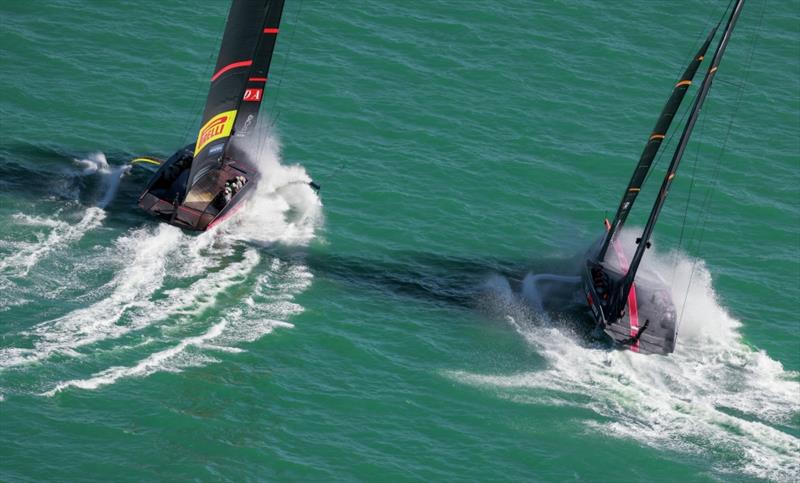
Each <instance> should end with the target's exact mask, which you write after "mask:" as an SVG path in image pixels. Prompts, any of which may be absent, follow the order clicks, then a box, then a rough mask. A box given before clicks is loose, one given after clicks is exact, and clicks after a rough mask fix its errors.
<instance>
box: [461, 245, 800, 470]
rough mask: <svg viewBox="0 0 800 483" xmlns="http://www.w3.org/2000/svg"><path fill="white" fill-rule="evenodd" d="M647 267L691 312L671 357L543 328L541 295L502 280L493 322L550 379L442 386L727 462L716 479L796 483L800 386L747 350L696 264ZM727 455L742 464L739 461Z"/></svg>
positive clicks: (479, 378) (653, 258)
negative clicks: (530, 350)
mask: <svg viewBox="0 0 800 483" xmlns="http://www.w3.org/2000/svg"><path fill="white" fill-rule="evenodd" d="M645 262H646V263H647V264H648V265H649V266H648V267H644V268H645V269H646V270H649V271H650V272H651V275H652V274H656V275H657V274H659V273H662V274H673V272H674V278H673V280H674V283H673V285H672V289H673V293H672V297H673V300H674V301H675V304H676V307H682V306H683V305H684V300H685V307H684V309H685V310H684V317H683V322H682V325H681V332H680V333H679V340H678V344H677V347H676V351H675V353H673V354H671V355H669V356H653V355H640V354H635V353H633V352H631V351H621V350H607V349H600V348H596V347H592V346H588V347H587V346H586V344H585V343H580V342H578V341H576V340H575V339H574V338H573V336H572V335H571V334H570V333H568V332H567V331H563V330H560V329H558V328H556V327H554V326H553V325H552V324H548V323H546V317H547V316H546V314H542V313H541V312H540V310H539V309H538V308H537V304H536V301H537V300H540V299H541V297H542V296H541V294H530V293H528V294H526V293H525V291H528V290H531V287H532V285H526V284H523V291H522V292H521V293H515V292H514V291H513V290H512V289H511V287H510V284H509V283H508V282H507V281H505V280H504V279H503V277H495V278H493V279H492V280H490V281H489V282H488V286H489V287H490V289H491V295H490V297H489V300H490V301H492V302H491V303H492V304H493V306H494V312H495V314H497V315H500V316H502V317H504V318H506V320H508V321H509V323H510V324H511V326H512V327H513V328H514V330H515V331H516V332H518V333H519V334H520V336H521V337H523V338H524V340H525V341H526V342H527V343H529V344H530V345H531V346H533V347H534V348H535V349H536V350H537V352H538V353H539V354H541V355H542V356H543V357H544V358H545V360H546V363H547V364H546V368H545V369H543V370H538V371H532V372H523V373H518V374H512V375H491V374H474V373H469V372H466V371H449V372H446V373H445V375H446V376H447V377H449V378H453V379H455V380H458V381H461V382H463V383H466V384H470V385H476V386H479V387H484V388H493V390H494V391H495V392H496V393H497V394H498V396H499V397H503V398H508V399H512V400H514V401H518V402H521V403H526V404H536V405H547V406H551V405H565V406H575V407H581V408H585V409H590V410H592V411H593V412H595V413H596V414H598V415H599V416H602V417H603V418H608V419H609V420H610V421H608V422H606V421H604V419H597V420H595V419H590V420H586V421H584V423H585V424H586V425H587V426H588V427H590V428H593V429H594V430H597V431H598V432H601V433H603V434H611V435H616V436H618V437H621V438H629V439H633V440H636V441H638V442H639V443H641V444H643V445H645V446H651V447H654V448H659V449H661V448H665V447H666V448H669V449H672V450H674V451H676V452H679V453H689V454H695V455H707V456H713V455H726V456H722V457H721V458H720V459H719V461H720V462H719V463H717V464H716V465H715V467H716V469H717V470H718V471H720V472H721V473H730V474H735V473H737V472H741V473H744V474H747V475H750V476H753V477H757V478H766V479H771V480H778V481H796V480H797V479H798V477H800V439H798V438H797V437H795V436H793V435H792V434H790V432H788V431H787V428H794V429H795V430H796V429H797V428H796V418H797V416H798V414H800V382H798V380H799V379H800V374H798V373H797V372H794V371H786V370H785V369H784V368H783V366H782V365H781V363H780V362H778V361H776V360H774V359H772V358H770V357H769V355H767V354H766V353H765V352H764V351H759V350H755V349H752V348H750V347H749V346H747V345H746V344H744V343H743V342H742V340H741V335H740V334H739V328H740V326H741V323H740V322H739V321H738V320H736V319H734V318H733V317H731V316H730V314H728V312H727V311H726V310H725V309H724V308H723V307H722V306H721V305H720V304H719V301H718V299H717V295H716V293H715V292H714V289H713V286H712V279H711V274H710V273H709V271H708V269H707V268H706V267H705V266H704V264H703V263H702V262H701V261H698V260H693V259H689V258H688V257H686V256H684V255H682V254H680V253H671V254H667V255H664V254H659V253H658V252H655V250H652V251H651V253H650V254H649V255H648V257H646V258H645ZM529 276H530V275H529ZM690 284H691V289H690V290H688V292H687V288H689V287H690ZM576 288H577V287H576ZM687 293H688V296H687ZM528 300H533V302H534V303H533V305H531V304H530V303H529V302H528ZM520 390H522V391H523V392H522V393H520ZM730 452H733V453H734V454H735V455H736V456H735V458H733V461H731V458H730V456H727V454H728V453H730Z"/></svg>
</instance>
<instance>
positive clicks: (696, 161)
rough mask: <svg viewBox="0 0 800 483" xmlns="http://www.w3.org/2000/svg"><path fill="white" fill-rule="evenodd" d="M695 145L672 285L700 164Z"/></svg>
mask: <svg viewBox="0 0 800 483" xmlns="http://www.w3.org/2000/svg"><path fill="white" fill-rule="evenodd" d="M712 100H713V99H709V101H712ZM709 104H711V103H710V102H709ZM706 119H707V117H706V116H703V118H702V119H701V121H700V129H698V136H697V137H698V138H699V139H702V138H703V133H704V132H705V129H706ZM696 144H697V148H696V149H695V154H694V164H693V166H692V175H691V177H690V178H691V181H690V183H689V195H688V196H687V197H686V207H685V208H684V211H683V222H682V223H681V233H680V235H679V236H678V249H677V250H675V251H674V253H673V259H672V282H671V284H672V285H674V284H675V273H676V272H677V270H678V253H679V252H680V249H681V246H682V245H683V235H684V233H685V231H686V220H687V219H688V217H689V206H691V202H692V193H693V192H694V183H695V181H696V179H697V166H698V164H700V162H699V160H700V143H696ZM687 243H688V242H687Z"/></svg>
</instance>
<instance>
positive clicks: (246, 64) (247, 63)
mask: <svg viewBox="0 0 800 483" xmlns="http://www.w3.org/2000/svg"><path fill="white" fill-rule="evenodd" d="M251 65H253V61H252V60H243V61H241V62H234V63H232V64H228V65H226V66H225V67H223V68H221V69H220V70H218V71H217V73H216V74H214V76H213V77H211V82H214V81H215V80H217V78H218V77H219V76H221V75H222V74H224V73H226V72H228V71H229V70H231V69H235V68H237V67H249V66H251Z"/></svg>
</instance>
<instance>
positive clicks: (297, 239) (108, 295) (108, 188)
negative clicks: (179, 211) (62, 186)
mask: <svg viewBox="0 0 800 483" xmlns="http://www.w3.org/2000/svg"><path fill="white" fill-rule="evenodd" d="M278 148H279V146H278V143H277V141H275V140H270V141H269V142H267V143H264V146H263V151H262V157H261V163H260V166H259V167H260V169H261V170H262V180H261V182H260V184H259V185H258V186H257V189H256V190H255V192H254V195H253V196H251V197H250V199H249V200H248V201H247V205H246V206H245V207H244V209H243V210H241V211H240V213H238V214H237V215H236V216H235V217H234V218H232V219H231V220H229V221H227V222H225V223H224V224H222V225H221V226H219V227H215V228H214V229H212V230H209V231H208V232H205V233H202V234H199V235H197V234H189V233H186V232H183V231H181V230H180V229H178V228H175V227H172V226H169V225H166V224H148V226H145V227H141V228H134V229H130V230H128V231H127V232H125V233H123V234H122V235H119V236H118V237H117V238H116V239H113V241H111V242H109V245H108V246H105V247H103V246H95V247H94V248H93V249H92V251H91V253H90V254H89V255H88V258H90V259H91V263H90V264H91V265H94V270H96V271H97V273H108V272H109V271H111V272H112V276H111V277H110V279H109V280H108V281H107V282H105V283H103V284H102V285H100V286H95V287H93V288H92V289H91V290H89V291H88V292H87V293H86V294H85V295H83V296H81V297H80V301H82V302H85V303H84V306H83V307H80V308H76V309H73V310H68V311H66V313H64V314H63V315H60V316H58V317H55V318H52V319H49V320H43V321H41V322H39V323H37V324H36V325H34V326H32V327H30V328H29V329H27V330H26V331H25V332H23V333H20V334H18V336H19V337H17V338H18V339H19V338H22V339H23V340H24V341H25V342H23V343H18V344H15V345H17V346H16V347H2V348H0V381H1V380H2V376H3V374H4V373H6V372H7V371H15V372H18V371H29V372H31V373H32V374H34V375H36V374H42V376H41V378H42V379H44V380H43V381H38V382H37V383H34V384H32V385H33V386H34V387H33V388H32V389H29V390H28V391H21V392H30V391H33V392H38V393H40V394H44V395H48V396H52V395H54V394H56V393H58V392H60V391H63V390H65V389H67V388H81V389H95V388H99V387H101V386H105V385H108V384H112V383H114V382H115V381H117V380H119V379H121V378H128V377H144V376H147V375H150V374H152V373H154V372H159V371H173V372H174V371H180V370H182V369H183V368H186V367H192V366H197V365H204V364H207V363H211V362H215V361H216V360H217V358H216V357H215V356H214V354H219V353H220V352H228V353H235V352H239V351H242V350H244V349H243V348H242V347H241V345H242V344H245V343H248V342H252V341H255V340H257V339H259V338H260V337H263V336H264V335H266V334H269V333H270V332H272V331H273V330H274V329H275V328H279V327H285V328H288V327H292V324H291V323H290V322H289V319H290V318H291V317H293V316H295V315H297V314H299V313H301V312H302V311H303V307H302V306H300V305H299V304H297V303H296V302H295V301H294V299H295V297H296V295H298V294H299V293H301V292H302V291H304V290H305V289H306V288H307V287H308V286H309V285H310V284H311V281H312V278H313V277H312V274H311V272H310V271H309V270H308V268H307V267H306V266H305V264H304V263H303V260H302V259H303V256H302V251H299V252H297V253H296V255H294V256H291V257H290V258H291V260H282V259H279V258H277V257H273V256H271V255H269V254H268V253H267V252H264V251H263V249H262V248H261V247H263V246H271V245H274V244H281V245H286V246H300V247H302V246H305V245H307V244H308V243H309V242H310V241H311V240H313V238H314V236H315V230H316V229H317V228H318V227H319V226H320V224H321V222H322V216H321V202H320V200H319V198H318V196H317V194H316V193H315V192H314V191H313V190H311V189H310V187H309V186H308V181H309V180H310V178H309V176H308V175H307V174H306V173H305V170H304V169H303V168H302V167H300V166H282V165H281V164H280V163H279V159H280V156H279V149H278ZM104 161H105V158H104V157H101V156H100V155H97V156H93V157H89V158H87V159H86V160H81V161H76V162H79V164H81V167H82V168H83V169H84V172H85V174H86V175H90V174H93V173H105V174H107V175H108V183H107V184H104V188H103V190H104V192H105V193H112V194H111V195H108V196H105V195H104V196H101V198H100V202H103V200H106V203H108V202H110V200H111V199H113V196H114V195H113V193H116V190H117V188H118V179H119V176H121V173H122V171H118V170H115V169H114V168H111V167H109V166H108V164H107V162H104ZM91 210H93V211H92V212H95V211H94V210H96V212H97V213H103V210H102V209H100V208H93V209H91ZM100 219H101V220H102V218H100ZM31 220H33V221H32V222H40V223H42V224H43V225H44V226H47V227H48V228H50V229H51V233H53V231H55V230H58V229H61V227H62V225H61V222H60V221H59V220H57V219H47V218H42V219H31ZM90 220H91V219H90ZM87 223H88V221H87ZM63 229H64V230H67V229H68V227H67V226H64V228H63ZM72 229H76V228H75V226H74V225H72ZM87 229H88V228H87ZM85 231H86V229H78V233H85ZM57 233H59V234H60V235H58V236H59V237H60V238H58V239H57V240H56V238H55V237H56V235H52V237H53V241H52V242H50V243H47V244H45V245H43V244H42V243H40V244H39V245H37V247H39V248H38V249H39V250H41V249H42V248H41V247H42V246H47V247H55V246H60V247H66V246H67V245H65V244H64V242H62V241H61V240H62V239H63V238H64V237H66V236H67V234H69V233H72V232H69V231H64V232H57ZM69 236H71V237H72V238H70V239H71V240H74V239H75V238H76V237H77V236H78V235H69ZM56 242H58V244H57V243H56ZM59 244H60V245H59ZM48 249H49V250H53V248H48ZM31 253H34V252H33V251H31ZM35 253H37V254H34V255H30V256H33V257H38V258H36V260H38V259H40V258H41V256H43V255H38V252H35ZM75 258H76V260H75V261H74V263H81V262H86V261H87V260H81V259H80V258H79V257H75ZM36 260H34V262H33V264H35V261H36ZM14 263H15V265H14V266H30V265H31V262H28V261H24V263H23V262H22V261H20V262H14ZM87 265H88V264H87ZM67 269H68V268H67ZM99 277H100V278H102V276H99ZM230 293H236V294H239V295H237V296H236V297H231V296H229V294H230ZM241 294H243V295H241ZM73 306H74V304H73ZM143 341H144V342H143ZM143 350H144V351H145V352H150V354H149V355H146V356H145V357H144V358H141V353H142V351H143ZM106 353H108V354H109V355H108V357H111V358H113V359H114V360H116V361H117V362H116V363H115V364H113V365H111V367H107V368H105V369H100V370H93V372H91V373H88V374H87V375H86V376H85V377H77V378H76V377H74V376H75V373H76V372H77V373H78V374H80V372H81V368H82V367H93V366H92V364H94V365H95V366H96V365H100V366H102V364H103V359H104V357H103V355H104V354H106ZM126 354H127V355H128V356H127V357H125V355H126ZM131 357H137V358H140V359H138V362H134V363H133V364H132V365H127V364H125V365H119V361H125V360H130V359H131ZM89 358H90V359H89ZM82 360H91V362H92V364H89V365H86V364H85V363H84V364H82V363H81V361H82ZM41 367H46V368H47V369H46V370H44V371H42V370H39V369H38V368H41ZM62 367H68V368H71V370H67V369H64V371H63V372H65V373H66V374H69V375H70V376H71V377H68V378H63V379H61V380H58V379H57V380H55V381H53V380H52V377H53V376H52V375H49V376H48V375H46V373H56V376H55V377H56V378H58V377H59V376H58V375H57V374H58V372H59V369H60V368H62ZM83 370H84V371H85V370H86V369H83ZM34 379H35V377H34ZM4 385H5V384H0V386H4ZM48 386H49V389H47V387H48ZM7 389H8V388H3V390H2V393H3V394H4V395H5V396H6V397H7V396H8V394H9V391H8V390H7Z"/></svg>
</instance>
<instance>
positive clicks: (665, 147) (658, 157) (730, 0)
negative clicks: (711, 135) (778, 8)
mask: <svg viewBox="0 0 800 483" xmlns="http://www.w3.org/2000/svg"><path fill="white" fill-rule="evenodd" d="M734 2H735V0H728V5H727V6H726V7H725V10H724V11H723V12H722V15H720V16H719V18H718V19H717V24H716V28H719V26H720V25H722V22H723V21H724V20H725V17H726V16H727V14H728V11H729V10H730V9H731V7H732V6H733V4H734ZM714 18H715V17H714V15H713V14H712V15H709V16H708V20H706V25H705V28H704V30H703V31H701V32H699V33H698V34H697V37H696V38H695V40H694V44H693V45H695V49H696V45H697V44H698V40H699V39H700V38H701V37H702V35H703V32H706V31H708V30H709V26H710V25H711V24H712V22H714ZM679 76H680V71H679V72H678V75H677V76H676V77H679ZM714 81H715V82H716V81H717V79H714ZM696 95H697V93H695V96H696ZM692 99H694V97H693V98H692ZM690 105H691V103H689V104H688V105H686V106H685V107H684V108H683V109H684V111H683V114H682V115H681V118H680V120H679V121H678V124H676V126H675V129H673V131H672V133H671V134H670V135H669V136H667V138H666V139H665V140H664V143H663V144H662V146H661V148H662V149H660V150H659V152H658V154H657V155H656V158H655V159H654V160H653V163H652V165H651V166H650V169H649V170H648V171H647V174H645V176H644V180H643V181H642V185H644V184H645V183H647V180H649V179H650V176H651V175H652V174H653V172H654V171H655V170H656V168H657V167H658V164H659V162H661V159H662V158H663V157H664V155H665V154H664V153H666V152H668V151H669V148H670V145H671V144H672V141H674V140H675V133H676V132H678V131H679V129H678V128H679V127H680V126H681V125H682V124H683V121H684V120H685V119H686V116H687V115H688V113H689V111H690V110H691V109H690V108H689V106H690Z"/></svg>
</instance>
